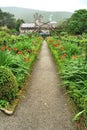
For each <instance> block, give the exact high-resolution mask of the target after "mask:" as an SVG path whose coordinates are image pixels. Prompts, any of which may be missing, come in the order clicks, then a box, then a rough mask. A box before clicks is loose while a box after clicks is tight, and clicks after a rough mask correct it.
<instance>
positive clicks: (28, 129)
mask: <svg viewBox="0 0 87 130" xmlns="http://www.w3.org/2000/svg"><path fill="white" fill-rule="evenodd" d="M71 120H72V112H71V110H70V107H69V105H68V101H67V98H66V97H65V96H64V93H63V92H62V91H61V87H60V84H59V81H58V75H57V70H56V65H55V63H54V61H53V59H52V56H51V54H50V52H49V49H48V47H47V44H46V42H45V41H44V42H43V45H42V48H41V52H40V55H39V57H38V60H37V61H36V64H35V66H34V68H33V72H32V76H31V79H30V80H29V83H28V87H27V91H26V93H25V95H24V98H23V99H22V101H21V103H20V104H19V105H18V107H17V108H16V111H15V113H14V114H13V115H12V116H7V115H5V114H4V113H2V112H0V130H76V129H75V128H74V126H73V124H72V122H71Z"/></svg>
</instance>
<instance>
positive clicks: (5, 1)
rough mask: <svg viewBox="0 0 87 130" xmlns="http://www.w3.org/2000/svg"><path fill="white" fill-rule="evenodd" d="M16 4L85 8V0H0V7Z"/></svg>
mask: <svg viewBox="0 0 87 130" xmlns="http://www.w3.org/2000/svg"><path fill="white" fill-rule="evenodd" d="M2 6H16V7H24V8H32V9H38V10H46V11H70V12H74V11H75V10H78V9H87V0H0V7H2Z"/></svg>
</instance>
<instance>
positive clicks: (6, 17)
mask: <svg viewBox="0 0 87 130" xmlns="http://www.w3.org/2000/svg"><path fill="white" fill-rule="evenodd" d="M23 22H24V21H23V20H22V19H18V20H16V19H15V17H14V15H13V14H10V13H8V12H2V10H1V9H0V26H7V27H8V28H9V29H16V30H17V31H18V29H19V26H20V24H21V23H23Z"/></svg>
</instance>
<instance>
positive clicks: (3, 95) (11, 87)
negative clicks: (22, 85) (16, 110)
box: [0, 66, 18, 101]
mask: <svg viewBox="0 0 87 130" xmlns="http://www.w3.org/2000/svg"><path fill="white" fill-rule="evenodd" d="M17 92H18V84H17V81H16V78H15V76H14V75H13V73H12V72H11V70H10V69H8V68H6V67H4V66H0V100H3V99H5V100H6V101H12V100H14V98H15V97H16V96H17Z"/></svg>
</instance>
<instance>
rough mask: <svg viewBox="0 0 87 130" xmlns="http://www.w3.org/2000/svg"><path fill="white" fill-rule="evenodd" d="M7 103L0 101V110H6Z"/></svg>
mask: <svg viewBox="0 0 87 130" xmlns="http://www.w3.org/2000/svg"><path fill="white" fill-rule="evenodd" d="M8 105H9V103H8V102H7V101H5V100H0V108H7V107H8Z"/></svg>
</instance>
